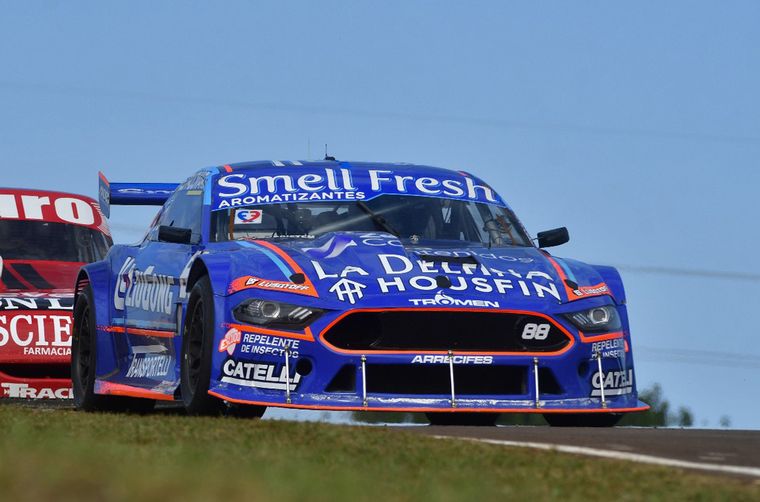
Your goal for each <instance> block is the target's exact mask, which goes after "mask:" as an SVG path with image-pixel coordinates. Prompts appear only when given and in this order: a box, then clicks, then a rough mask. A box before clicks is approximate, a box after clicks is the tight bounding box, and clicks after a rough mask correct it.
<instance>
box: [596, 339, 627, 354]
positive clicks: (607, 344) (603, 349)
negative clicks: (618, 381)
mask: <svg viewBox="0 0 760 502" xmlns="http://www.w3.org/2000/svg"><path fill="white" fill-rule="evenodd" d="M591 353H592V354H601V355H602V357H615V358H619V357H625V340H624V339H623V338H615V339H612V340H603V341H601V342H594V343H592V344H591Z"/></svg>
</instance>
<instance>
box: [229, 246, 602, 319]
mask: <svg viewBox="0 0 760 502" xmlns="http://www.w3.org/2000/svg"><path fill="white" fill-rule="evenodd" d="M451 244H452V245H442V244H441V243H440V242H437V243H435V244H434V245H430V243H425V242H418V243H410V242H406V241H405V242H403V243H402V242H401V241H399V240H398V239H397V238H395V237H393V236H392V235H390V234H386V233H360V232H336V233H331V234H327V235H323V236H321V237H320V238H318V239H314V240H287V241H277V242H273V241H245V242H241V243H239V245H240V247H241V248H242V249H240V251H241V252H237V253H231V255H228V256H231V257H232V262H231V264H230V265H231V269H230V287H229V290H228V292H230V293H231V292H236V291H239V290H241V289H247V288H249V287H250V288H258V289H268V290H271V291H278V292H282V293H295V294H302V295H305V296H311V297H314V298H318V299H319V300H320V302H324V303H330V304H334V305H335V306H336V307H338V306H341V305H342V306H343V307H344V308H346V307H351V308H359V307H375V306H377V307H389V306H395V307H400V306H409V307H431V308H435V307H482V308H530V309H539V308H543V307H546V306H548V305H558V304H561V303H565V302H567V301H573V300H576V299H579V298H583V297H588V296H598V295H601V294H608V293H609V290H608V289H606V286H605V285H604V282H603V279H602V277H601V276H600V274H599V273H598V271H597V270H596V269H595V268H594V267H592V266H590V265H586V264H584V263H581V262H578V261H575V260H563V259H560V258H555V257H552V256H550V255H549V254H548V253H546V252H545V251H542V250H540V249H537V248H534V247H498V248H496V247H495V248H490V249H489V248H487V247H483V246H469V245H466V244H465V245H462V243H459V242H452V243H451ZM262 255H263V256H262Z"/></svg>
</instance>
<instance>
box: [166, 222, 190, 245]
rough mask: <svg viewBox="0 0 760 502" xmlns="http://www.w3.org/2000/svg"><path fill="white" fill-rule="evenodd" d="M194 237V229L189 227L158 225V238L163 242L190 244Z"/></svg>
mask: <svg viewBox="0 0 760 502" xmlns="http://www.w3.org/2000/svg"><path fill="white" fill-rule="evenodd" d="M192 237H193V231H192V230H190V229H189V228H179V227H169V226H166V225H161V226H160V227H158V240H159V241H161V242H173V243H175V244H190V239H192Z"/></svg>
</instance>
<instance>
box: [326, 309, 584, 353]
mask: <svg viewBox="0 0 760 502" xmlns="http://www.w3.org/2000/svg"><path fill="white" fill-rule="evenodd" d="M529 324H534V325H536V326H535V327H534V328H531V327H528V328H526V326H528V325H529ZM539 326H545V327H543V328H539ZM526 329H527V332H526ZM547 329H548V331H547ZM537 331H538V332H540V334H539V335H538V336H535V333H536V332H537ZM524 333H527V335H526V336H525V337H527V338H528V339H525V337H524ZM531 334H533V335H532V336H531ZM544 335H545V337H544ZM539 338H540V339H539ZM323 339H324V340H325V342H327V343H328V344H330V345H332V346H333V347H335V348H338V349H341V350H348V351H361V352H369V351H398V352H425V351H448V350H453V351H455V352H456V351H460V352H461V351H464V352H494V353H498V352H512V353H515V352H517V353H520V352H557V351H560V350H562V349H563V348H564V347H565V346H567V345H568V344H569V343H570V342H571V339H570V337H569V335H567V334H566V333H565V332H564V331H563V330H561V329H560V328H559V327H557V326H556V325H555V324H554V323H553V322H550V321H549V320H548V319H546V318H544V317H540V316H537V315H531V314H524V313H513V312H482V311H481V312H473V311H466V310H463V311H452V310H386V311H355V312H350V313H349V314H347V315H346V316H345V317H343V318H342V319H340V320H338V322H336V323H335V324H334V325H333V326H331V327H330V328H329V329H328V330H327V332H325V333H324V334H323Z"/></svg>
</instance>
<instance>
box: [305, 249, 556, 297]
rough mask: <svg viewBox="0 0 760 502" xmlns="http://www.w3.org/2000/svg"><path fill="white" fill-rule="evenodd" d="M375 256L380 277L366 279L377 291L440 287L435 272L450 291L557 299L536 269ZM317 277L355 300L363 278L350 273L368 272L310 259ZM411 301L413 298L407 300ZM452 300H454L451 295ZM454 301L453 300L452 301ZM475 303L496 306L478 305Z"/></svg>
mask: <svg viewBox="0 0 760 502" xmlns="http://www.w3.org/2000/svg"><path fill="white" fill-rule="evenodd" d="M378 260H379V261H380V266H381V267H382V270H383V274H382V275H381V276H380V277H374V278H373V279H368V280H372V281H375V282H376V283H377V286H378V288H379V290H380V293H383V294H385V293H402V292H408V291H435V290H437V289H440V286H439V285H438V282H437V280H436V276H437V275H441V274H445V275H446V276H447V277H448V278H449V280H450V281H451V286H450V287H449V288H448V290H449V291H466V292H476V293H498V294H501V295H507V294H510V295H514V294H522V295H523V296H527V297H537V298H545V297H551V298H554V299H556V300H557V301H558V302H559V301H561V300H560V294H559V290H558V288H557V285H556V284H555V283H554V279H553V278H552V276H551V275H549V274H547V273H546V272H542V271H539V270H532V271H528V272H527V273H520V272H517V271H515V270H513V269H511V268H510V269H507V270H497V269H494V268H489V267H487V266H485V265H483V264H476V263H447V262H443V263H433V262H429V261H424V260H412V259H410V258H408V257H407V256H404V255H400V254H379V255H378ZM311 264H312V266H313V267H314V270H315V271H316V274H317V278H318V279H320V280H323V279H337V278H340V280H339V281H337V282H335V283H334V285H333V286H332V287H331V288H330V290H329V291H330V292H331V293H335V295H336V296H337V297H338V299H339V300H341V301H348V302H350V303H351V304H354V303H356V300H357V299H361V298H362V296H363V292H362V289H364V287H366V284H365V283H364V282H357V281H355V280H352V279H349V277H354V278H358V277H357V276H361V277H366V276H369V275H370V274H369V272H367V270H365V269H364V268H362V267H358V266H355V265H346V266H343V267H342V268H341V269H340V271H337V270H335V271H334V272H328V271H326V270H325V267H326V265H324V264H323V263H320V262H318V261H315V260H312V261H311ZM410 301H412V302H414V301H415V300H410ZM452 301H455V300H453V299H452ZM419 302H420V303H419V304H420V305H426V304H429V305H435V304H437V303H436V300H435V298H428V299H419ZM492 303H497V302H492ZM452 304H455V303H452ZM478 306H489V307H490V306H498V304H497V305H490V304H484V305H478Z"/></svg>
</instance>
